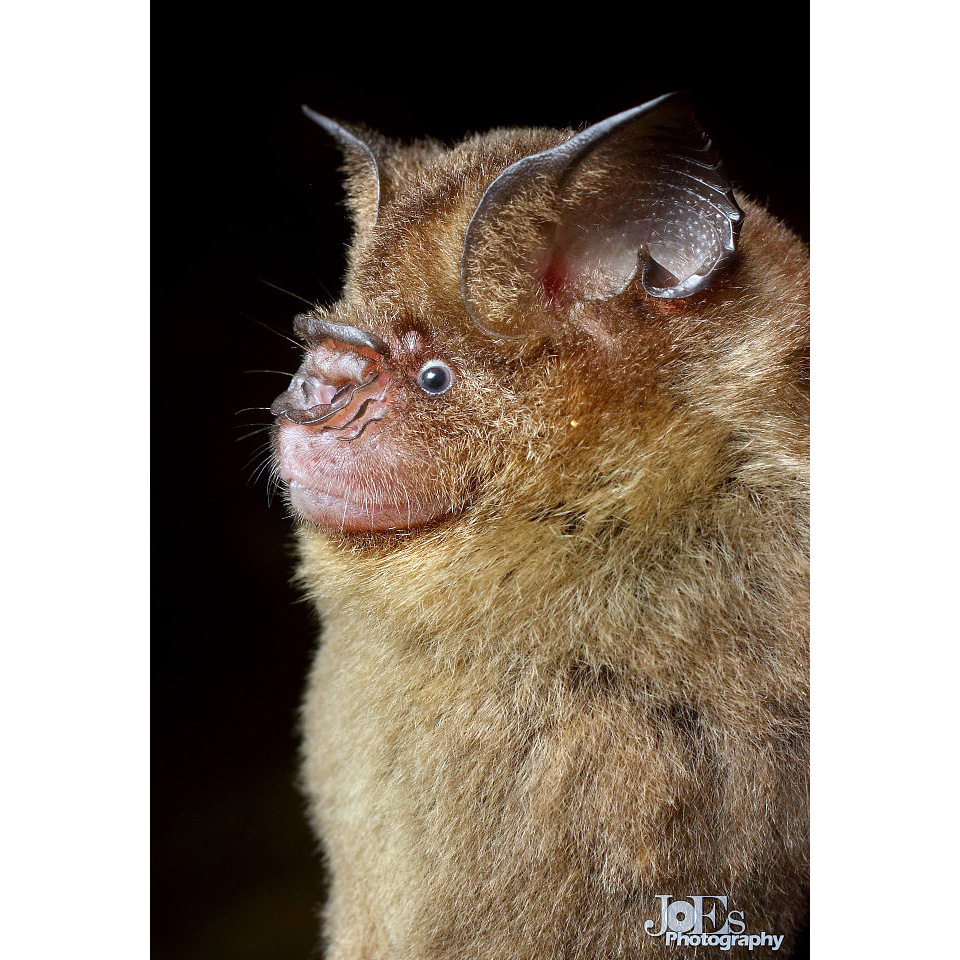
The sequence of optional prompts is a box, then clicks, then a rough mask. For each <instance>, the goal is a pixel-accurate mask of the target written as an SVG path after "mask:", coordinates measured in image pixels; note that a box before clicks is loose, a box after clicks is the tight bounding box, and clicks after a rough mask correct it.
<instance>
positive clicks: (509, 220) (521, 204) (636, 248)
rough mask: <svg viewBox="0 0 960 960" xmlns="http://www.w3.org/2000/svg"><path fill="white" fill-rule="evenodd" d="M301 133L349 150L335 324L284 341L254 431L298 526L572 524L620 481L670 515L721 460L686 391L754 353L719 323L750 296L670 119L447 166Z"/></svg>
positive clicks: (660, 112) (687, 147)
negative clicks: (269, 442) (568, 520)
mask: <svg viewBox="0 0 960 960" xmlns="http://www.w3.org/2000/svg"><path fill="white" fill-rule="evenodd" d="M314 119H316V120H317V121H318V122H320V123H321V124H322V125H323V126H324V127H326V128H327V129H328V131H329V132H331V133H333V134H334V136H336V137H337V138H338V139H339V140H340V142H341V145H342V146H343V148H344V153H345V156H346V159H347V166H346V169H347V171H348V173H349V180H348V188H349V192H350V202H351V206H352V208H353V213H354V219H355V223H356V234H355V239H354V244H353V249H352V251H351V257H350V266H349V272H348V276H347V279H346V284H345V290H344V296H343V298H342V300H341V301H340V302H339V303H337V304H336V305H335V306H334V307H333V308H331V309H329V310H326V311H323V310H319V309H317V310H315V311H311V312H310V313H308V314H305V315H303V316H301V317H298V318H297V321H296V324H295V327H296V330H297V333H298V334H299V335H300V337H301V338H302V339H303V341H304V343H305V347H306V350H305V357H304V362H303V364H302V366H301V368H300V369H299V370H298V372H297V374H296V376H295V377H294V379H293V381H292V382H291V384H290V386H289V388H288V389H287V391H285V392H284V393H283V394H282V395H281V396H279V397H278V398H277V399H276V401H275V402H274V404H273V407H272V412H273V413H274V415H275V416H276V427H275V451H276V459H277V463H278V467H279V476H280V479H281V480H282V481H283V482H285V483H286V484H287V487H288V490H289V501H290V504H291V506H292V508H293V510H294V511H295V513H296V514H297V516H298V517H299V518H300V519H301V520H303V521H305V522H306V523H307V524H311V525H314V526H316V527H318V528H321V529H323V530H326V531H328V532H334V533H339V534H344V535H350V534H377V535H379V536H381V537H383V536H388V537H389V536H398V535H399V536H402V535H404V534H406V533H408V532H410V531H415V530H418V529H420V528H424V527H429V526H432V525H435V524H438V523H443V522H444V521H446V520H449V519H451V518H454V517H458V516H461V515H468V516H470V518H471V519H472V521H474V522H483V521H485V520H490V521H496V520H498V519H503V518H504V517H509V516H510V515H511V514H514V515H516V514H517V512H518V511H520V512H526V513H527V514H529V513H530V512H531V511H533V512H536V511H537V510H542V509H554V510H560V511H561V512H562V511H566V510H572V509H573V505H574V502H575V501H577V500H579V501H583V500H584V498H585V497H586V498H587V499H589V496H590V494H589V491H590V489H591V484H593V486H594V487H596V485H597V483H596V478H597V477H598V476H604V477H607V478H616V477H618V476H620V475H621V474H623V473H624V472H625V465H626V472H627V473H628V474H629V477H630V479H629V481H628V482H626V485H624V482H621V483H620V487H619V489H621V491H622V492H623V493H624V495H628V496H629V497H632V498H633V501H636V499H637V496H638V492H637V490H635V489H634V487H635V486H636V478H637V477H638V476H644V477H645V478H646V480H645V483H646V486H647V492H646V494H643V495H641V499H643V497H644V496H645V497H646V498H647V499H648V500H650V501H651V502H653V501H656V502H659V503H663V502H668V501H669V500H670V498H671V496H672V495H673V492H675V491H676V490H677V489H680V488H685V489H686V488H689V487H690V486H691V485H693V486H696V485H697V484H698V483H700V482H702V481H704V478H705V476H706V475H707V474H710V473H711V471H712V470H714V469H715V468H716V464H715V463H714V461H715V460H716V451H717V448H718V447H719V446H720V445H722V442H723V439H722V437H719V436H717V435H716V434H717V431H716V430H715V429H705V428H704V424H703V417H702V413H703V410H702V409H701V410H700V411H699V413H698V412H697V411H696V410H694V409H693V408H692V407H691V406H690V405H689V404H688V402H687V400H686V398H685V390H686V388H687V386H689V382H690V381H691V380H692V379H693V378H699V381H700V389H701V391H702V390H703V381H704V379H705V378H706V379H709V378H710V377H711V376H712V375H713V374H712V373H710V371H713V372H715V373H716V378H715V379H718V381H722V380H723V374H722V373H720V372H719V369H718V365H717V363H715V362H714V359H713V358H712V357H711V356H709V354H710V352H711V351H713V350H723V349H725V347H724V344H726V349H729V343H730V340H731V337H738V336H741V335H743V336H746V335H748V333H749V331H747V330H745V329H744V330H743V331H741V333H737V332H736V330H737V322H738V311H737V309H735V308H734V309H731V307H732V305H734V304H735V303H736V298H737V297H738V295H739V292H740V291H742V289H743V285H744V283H751V282H753V281H752V278H751V277H750V259H751V258H750V257H749V256H746V257H745V256H743V255H741V256H740V257H735V256H734V254H735V251H736V246H737V242H738V238H739V235H740V229H741V224H742V222H743V219H744V215H743V211H742V210H741V208H740V206H739V205H738V204H737V202H736V201H735V200H734V199H733V194H732V192H731V191H730V189H729V185H728V184H727V183H726V181H725V179H724V178H723V174H722V167H721V166H720V163H719V158H718V157H717V156H716V154H715V152H714V151H713V148H712V145H711V144H710V141H709V139H708V138H707V137H706V136H705V134H703V132H702V131H701V130H700V128H699V126H698V125H697V124H696V120H695V118H693V116H692V113H691V111H690V108H689V105H688V103H687V102H686V100H685V99H684V98H682V97H680V96H679V95H673V96H671V97H667V98H662V99H661V100H660V101H655V102H654V103H653V104H649V105H647V106H645V107H642V108H638V109H637V110H634V111H628V112H627V113H625V114H621V115H619V116H618V117H615V118H611V120H608V121H604V122H603V123H601V124H597V125H596V126H595V127H592V128H589V129H588V130H585V131H583V133H581V134H578V135H576V136H570V135H569V134H564V133H563V132H560V131H545V130H542V131H537V130H514V131H494V132H492V133H490V134H487V135H485V136H480V137H476V138H474V139H472V140H469V141H466V142H465V143H463V144H460V145H459V146H457V147H454V148H453V149H450V150H446V149H442V148H440V147H439V146H436V145H431V144H419V145H415V146H413V147H399V146H396V145H387V144H386V143H385V142H384V141H382V140H381V139H379V138H377V137H375V136H374V137H372V138H370V139H371V142H372V144H373V145H372V146H371V145H369V144H367V143H366V142H365V141H362V140H360V139H359V138H358V137H355V136H354V135H353V134H352V133H349V132H348V131H346V130H344V129H343V128H341V127H339V126H337V125H336V124H333V123H332V121H329V120H326V118H322V117H318V116H314ZM748 233H749V231H748ZM781 240H782V238H781ZM766 274H767V275H768V274H769V270H767V271H766ZM759 276H761V273H758V277H759ZM758 282H760V283H766V284H767V285H768V286H769V283H770V280H769V278H768V279H766V280H759V281H758ZM758 295H759V292H758ZM740 299H742V296H740ZM685 377H686V380H687V384H686V386H685V383H684V378H685ZM719 389H720V387H719V386H718V390H719ZM721 432H722V431H721ZM665 436H670V438H671V442H670V443H664V442H662V440H663V438H664V437H665ZM657 437H659V438H660V442H658V441H657V439H656V438H657ZM704 446H705V449H704V450H700V447H704ZM641 466H642V467H643V469H640V467H641ZM701 475H703V476H701ZM613 489H617V481H616V480H614V481H612V482H611V483H609V484H607V495H608V496H609V495H610V491H611V490H613ZM581 506H582V505H581ZM634 506H635V504H634ZM588 512H589V511H588Z"/></svg>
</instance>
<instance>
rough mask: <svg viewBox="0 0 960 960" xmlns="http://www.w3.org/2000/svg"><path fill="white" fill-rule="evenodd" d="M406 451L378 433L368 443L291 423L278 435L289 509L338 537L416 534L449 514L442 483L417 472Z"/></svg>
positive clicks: (367, 434)
mask: <svg viewBox="0 0 960 960" xmlns="http://www.w3.org/2000/svg"><path fill="white" fill-rule="evenodd" d="M372 426H374V427H379V424H373V425H372ZM402 452H403V451H397V450H396V449H395V446H394V445H393V444H392V443H391V442H390V441H389V440H384V438H383V437H382V435H381V434H380V433H379V430H374V431H365V432H364V442H362V443H342V442H341V441H340V440H339V439H338V436H337V433H336V432H334V431H332V430H317V429H315V428H313V427H311V426H308V425H299V424H292V423H285V422H281V423H280V425H279V427H278V430H277V434H276V455H277V461H278V465H279V467H280V479H281V480H282V481H283V482H284V483H286V484H287V489H288V499H289V502H290V506H291V507H292V508H293V510H294V512H295V513H296V514H297V516H298V517H300V519H301V520H303V521H305V522H306V523H310V524H313V525H314V526H316V527H319V528H321V529H323V530H328V531H331V532H334V533H377V532H389V531H397V532H400V531H405V530H414V529H417V528H419V527H424V526H427V525H428V524H432V523H434V522H436V521H437V520H440V519H442V518H443V517H444V516H446V515H447V514H448V513H450V511H451V505H450V502H449V500H448V499H447V498H446V497H444V496H442V495H441V494H440V493H439V491H440V490H441V489H442V488H441V487H440V485H439V484H438V483H437V481H436V478H435V477H434V476H432V475H431V474H430V472H429V471H425V470H423V469H422V468H421V469H416V468H414V467H413V466H411V464H410V463H409V462H408V460H407V459H406V458H404V457H403V456H401V453H402Z"/></svg>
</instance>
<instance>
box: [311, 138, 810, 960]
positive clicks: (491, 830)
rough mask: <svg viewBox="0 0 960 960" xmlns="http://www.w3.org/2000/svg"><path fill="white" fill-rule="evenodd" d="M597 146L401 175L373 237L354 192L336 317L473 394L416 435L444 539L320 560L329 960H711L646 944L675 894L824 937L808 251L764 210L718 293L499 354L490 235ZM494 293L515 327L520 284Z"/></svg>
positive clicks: (506, 148) (503, 152)
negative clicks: (448, 367) (524, 176)
mask: <svg viewBox="0 0 960 960" xmlns="http://www.w3.org/2000/svg"><path fill="white" fill-rule="evenodd" d="M567 135H568V134H565V133H562V132H558V131H534V130H522V131H494V132H493V133H491V134H487V135H485V136H479V137H475V138H473V139H471V140H469V141H467V142H466V143H464V144H461V145H459V146H458V147H456V148H454V149H452V150H449V151H448V150H443V149H441V148H440V147H438V146H437V145H435V144H421V145H418V146H416V147H415V148H407V149H400V148H395V149H393V150H392V154H391V156H390V157H389V159H388V160H387V161H385V162H384V164H383V166H384V170H383V180H384V192H383V197H382V200H381V208H380V213H379V219H378V221H377V224H376V227H375V228H373V229H371V228H370V223H371V221H372V214H373V206H372V199H371V197H370V193H369V189H370V185H369V183H366V182H365V180H364V176H363V175H362V174H361V173H360V172H358V170H354V171H353V175H352V181H351V182H352V185H353V195H352V199H351V203H352V206H353V210H354V213H355V217H356V219H357V221H358V231H357V235H356V238H355V246H354V249H353V252H352V257H351V261H350V267H349V271H348V276H347V282H346V288H345V294H344V297H343V300H342V301H341V303H340V304H338V305H337V306H336V307H335V308H334V310H333V311H332V313H333V315H334V316H335V317H337V318H339V319H342V320H344V321H345V322H352V323H355V324H356V325H358V326H362V327H363V328H364V329H368V330H371V331H373V332H375V333H376V334H377V335H378V336H380V337H382V338H383V339H384V340H386V341H387V342H388V343H390V344H392V345H394V344H396V343H397V342H398V339H399V337H401V336H402V334H403V332H404V331H406V330H409V329H418V330H420V331H421V333H422V335H423V336H424V337H425V338H427V339H428V340H429V341H430V342H431V343H433V344H436V345H437V346H438V349H440V350H441V351H442V352H443V355H444V356H446V357H449V358H451V359H452V361H453V363H454V364H455V365H456V368H457V369H458V371H459V372H460V379H459V381H458V388H459V397H458V399H457V401H456V402H455V401H454V400H451V401H450V402H449V403H443V404H438V405H435V406H434V407H429V406H424V407H423V409H420V408H417V409H413V408H411V410H410V412H409V415H408V416H407V417H406V418H405V419H404V420H403V422H401V423H398V424H396V425H394V426H392V427H391V428H390V429H394V430H397V431H405V436H407V437H408V439H409V444H410V448H411V451H415V452H416V455H417V456H419V457H424V456H427V457H430V458H431V459H434V460H435V461H436V463H435V477H434V480H435V482H436V483H437V484H438V485H439V487H440V488H441V489H442V490H443V491H444V496H445V498H446V502H447V503H448V507H449V514H448V516H447V517H446V518H445V519H443V520H442V521H441V522H439V523H437V524H435V525H433V526H431V527H429V528H427V529H424V530H419V531H413V532H405V533H391V534H366V535H362V534H352V535H340V534H336V533H331V532H327V531H321V530H318V529H317V528H316V527H313V526H310V525H306V524H304V525H301V527H300V530H299V539H300V555H301V561H300V567H299V578H300V581H301V583H302V584H303V587H304V589H305V590H306V592H307V593H308V595H309V596H310V598H311V599H312V600H313V601H314V602H315V604H316V605H317V608H318V610H319V612H320V614H321V617H322V620H323V633H322V638H321V644H320V648H319V651H318V653H317V656H316V660H315V663H314V666H313V669H312V673H311V676H310V681H309V687H308V690H307V694H306V698H305V701H304V707H303V728H304V745H303V763H304V767H303V769H304V774H303V779H304V784H305V787H306V791H307V793H308V796H309V799H310V812H311V817H312V820H313V823H314V825H315V828H316V830H317V833H318V836H319V837H320V839H321V841H322V846H323V850H324V851H325V854H326V858H327V861H328V864H329V868H330V871H331V877H332V890H331V894H330V900H329V903H328V905H327V907H326V909H325V913H324V928H323V929H324V937H325V939H326V942H327V944H328V956H329V957H330V958H331V960H360V958H370V960H373V958H388V957H389V958H404V960H413V958H441V957H443V958H449V957H463V958H477V960H480V958H483V960H493V958H504V960H507V958H560V957H564V958H584V960H586V958H592V960H595V958H603V957H655V956H677V955H681V956H682V955H689V954H691V953H696V954H697V955H698V956H699V955H701V953H700V952H699V951H697V950H693V949H691V948H687V950H686V952H685V950H684V948H672V949H671V948H667V947H665V946H664V943H663V939H662V938H654V937H650V936H648V935H646V934H645V933H644V931H643V925H644V921H646V920H654V921H657V919H658V917H659V905H658V903H657V901H656V900H655V899H654V897H655V896H656V895H658V894H671V895H673V896H675V897H677V898H682V897H687V896H690V895H695V894H704V895H707V894H726V895H727V896H728V897H729V898H730V907H731V908H736V909H739V910H742V911H744V916H745V921H746V924H747V931H746V932H747V933H751V932H754V931H760V930H766V931H769V932H772V933H778V934H779V933H783V934H786V936H787V940H786V942H785V943H784V946H783V948H782V950H781V952H780V954H779V955H780V956H784V955H786V954H788V953H789V946H790V943H791V940H792V937H793V933H794V931H795V929H796V927H797V925H798V922H799V919H800V917H801V916H802V915H803V913H804V911H805V902H806V882H807V881H806V876H807V771H808V759H807V758H808V749H807V728H808V709H807V688H808V683H807V681H808V655H807V623H808V609H807V596H808V583H807V397H806V356H807V327H808V275H807V256H806V251H805V249H804V247H803V245H802V244H801V243H800V242H799V241H798V240H797V238H796V237H794V236H793V235H792V234H791V233H790V232H789V231H788V230H786V229H785V228H784V227H782V226H781V225H780V224H778V223H777V222H775V221H774V220H773V219H772V218H771V217H770V216H769V215H768V214H767V213H765V212H764V211H763V210H762V209H761V208H760V207H759V206H757V205H755V204H753V203H749V202H744V201H741V205H742V206H743V207H744V208H745V210H746V213H747V216H746V221H745V224H744V227H743V232H742V236H741V241H740V253H739V255H738V257H737V259H736V261H735V262H734V265H733V266H732V267H731V269H730V270H728V271H727V272H726V273H725V274H724V276H723V277H722V278H721V279H719V280H718V281H717V283H716V284H715V285H714V286H712V287H711V288H710V289H709V290H707V291H706V292H705V293H702V294H699V295H697V296H695V297H692V298H691V299H690V301H689V302H687V301H683V302H678V301H674V302H670V301H661V300H654V299H652V298H650V297H648V296H647V295H646V294H645V293H644V291H643V289H642V287H641V286H640V284H639V283H638V282H636V281H635V282H634V283H632V284H631V286H630V287H629V288H628V290H627V291H625V292H624V293H623V294H621V295H620V296H618V297H615V298H614V299H612V300H609V301H606V302H603V303H598V302H590V303H585V304H579V305H575V306H572V307H570V309H569V311H568V312H567V314H566V315H565V316H564V317H563V318H562V319H560V320H555V321H554V322H553V326H552V332H551V333H550V335H549V336H542V337H534V338H529V339H526V340H495V339H493V338H491V337H490V336H488V335H486V334H484V333H483V332H482V331H480V330H478V329H476V328H475V327H474V326H473V325H472V324H471V323H470V322H469V319H468V318H467V316H466V313H465V311H464V307H463V304H462V302H461V300H460V290H459V274H458V272H459V258H460V254H461V251H462V249H463V237H464V231H465V228H466V224H467V221H468V220H469V217H470V215H471V213H472V211H473V209H474V208H475V206H476V204H477V202H478V200H479V198H480V196H481V194H482V191H483V189H484V187H485V186H486V185H487V184H488V183H489V182H490V181H491V180H492V179H493V178H494V177H495V176H496V175H497V174H498V173H499V172H500V171H502V170H503V169H504V168H505V167H506V166H507V165H508V164H509V163H511V162H513V161H514V160H516V159H518V158H520V157H522V156H525V155H528V154H530V153H532V152H535V151H538V150H542V149H544V148H545V147H548V146H551V145H554V144H557V143H559V142H561V141H562V140H563V139H564V138H565V137H566V136H567ZM381 148H382V145H381ZM358 169H359V168H358ZM368 179H369V178H368ZM535 201H536V198H533V199H532V200H531V203H534V202H535ZM517 229H522V228H520V227H518V228H517ZM518 242H519V241H518ZM490 270H491V272H492V275H493V277H494V280H493V281H491V284H492V285H493V286H496V284H500V286H501V288H502V289H503V290H504V291H506V292H505V293H504V296H503V303H504V304H505V306H504V309H508V308H509V302H510V292H509V290H510V288H511V285H513V284H515V283H516V282H517V281H516V278H515V275H514V274H515V272H516V268H515V264H512V263H511V262H510V261H509V258H508V259H507V260H503V258H501V260H500V261H498V262H491V264H490ZM498 271H499V272H498ZM531 309H542V310H545V311H547V310H550V309H553V307H552V305H551V304H549V303H545V302H544V303H541V304H539V306H537V305H535V306H534V307H532V308H531ZM715 949H716V948H715V947H714V948H709V950H708V949H707V948H703V954H708V953H709V952H710V950H715ZM759 952H762V951H760V950H759V948H758V949H757V950H755V951H754V952H753V953H749V954H748V952H747V951H746V950H745V949H744V950H743V951H742V955H744V956H747V955H750V956H754V955H756V954H757V953H759ZM723 955H725V956H732V957H736V956H740V955H741V952H740V951H738V950H737V949H734V950H731V951H730V952H729V953H726V954H723Z"/></svg>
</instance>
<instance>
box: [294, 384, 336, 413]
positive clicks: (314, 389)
mask: <svg viewBox="0 0 960 960" xmlns="http://www.w3.org/2000/svg"><path fill="white" fill-rule="evenodd" d="M300 391H301V393H302V394H303V405H304V407H307V408H309V407H316V406H319V405H320V404H329V403H331V402H332V401H333V398H334V395H335V394H336V393H337V388H336V387H335V386H334V385H333V384H332V383H325V382H324V381H323V380H320V379H319V378H317V377H305V378H304V380H303V383H301V384H300Z"/></svg>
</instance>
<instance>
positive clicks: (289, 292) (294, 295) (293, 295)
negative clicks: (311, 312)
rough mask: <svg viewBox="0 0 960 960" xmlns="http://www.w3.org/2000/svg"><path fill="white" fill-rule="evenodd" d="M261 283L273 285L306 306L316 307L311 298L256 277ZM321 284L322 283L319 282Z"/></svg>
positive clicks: (275, 288)
mask: <svg viewBox="0 0 960 960" xmlns="http://www.w3.org/2000/svg"><path fill="white" fill-rule="evenodd" d="M257 279H258V280H259V281H260V282H261V283H265V284H266V285H267V286H268V287H273V289H274V290H279V291H280V292H281V293H285V294H286V295H287V296H288V297H293V299H294V300H299V301H300V302H301V303H305V304H307V306H308V307H311V308H313V307H316V304H315V303H314V302H313V301H312V300H308V299H307V298H306V297H301V296H300V294H298V293H294V292H293V291H292V290H286V289H284V288H283V287H278V286H277V285H276V284H275V283H271V282H270V281H269V280H264V279H263V277H257ZM321 286H323V284H321Z"/></svg>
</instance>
